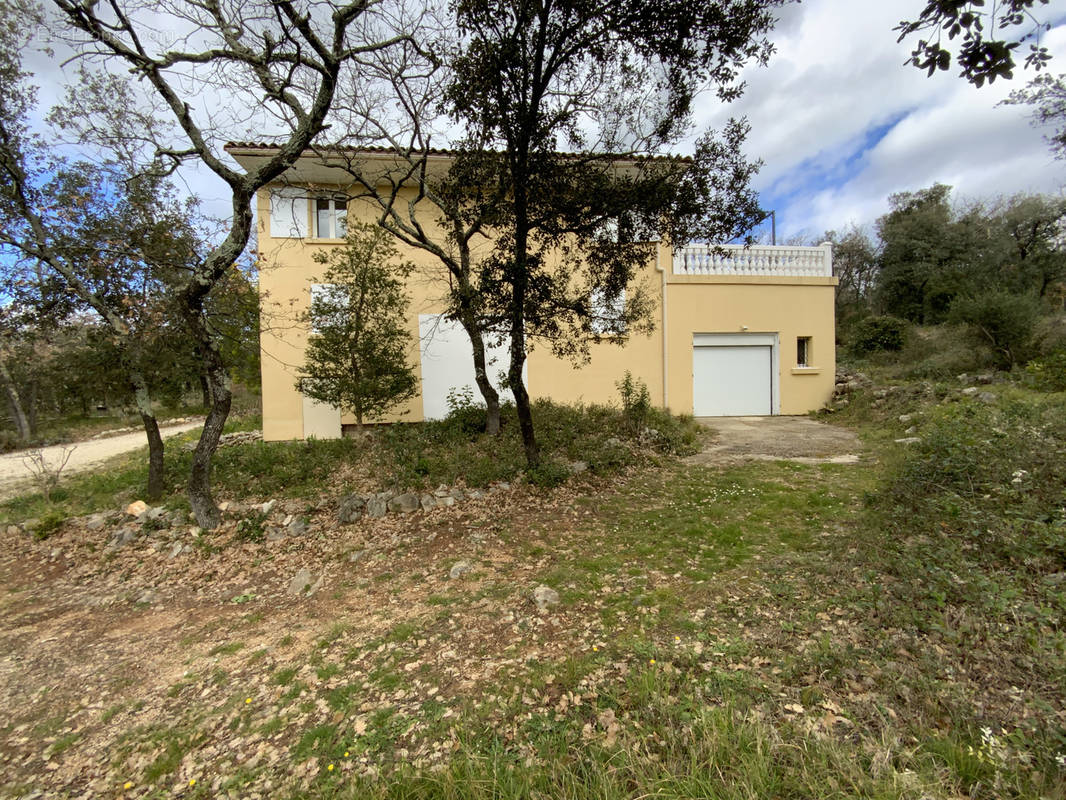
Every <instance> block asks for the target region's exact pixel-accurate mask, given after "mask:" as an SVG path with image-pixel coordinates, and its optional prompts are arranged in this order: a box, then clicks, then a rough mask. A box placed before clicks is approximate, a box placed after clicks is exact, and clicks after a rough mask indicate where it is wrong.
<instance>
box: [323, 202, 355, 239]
mask: <svg viewBox="0 0 1066 800" xmlns="http://www.w3.org/2000/svg"><path fill="white" fill-rule="evenodd" d="M347 227H348V201H347V200H346V199H345V198H343V197H319V198H316V199H315V236H316V237H317V238H319V239H343V238H344V235H345V233H346V232H347Z"/></svg>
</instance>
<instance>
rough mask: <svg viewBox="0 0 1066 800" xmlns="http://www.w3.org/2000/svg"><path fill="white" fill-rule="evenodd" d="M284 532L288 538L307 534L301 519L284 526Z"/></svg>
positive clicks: (305, 526) (305, 524)
mask: <svg viewBox="0 0 1066 800" xmlns="http://www.w3.org/2000/svg"><path fill="white" fill-rule="evenodd" d="M285 530H286V531H287V532H288V534H289V536H303V535H304V534H305V533H307V523H306V522H304V521H303V520H302V519H294V520H293V521H292V522H290V523H289V524H288V525H286V526H285Z"/></svg>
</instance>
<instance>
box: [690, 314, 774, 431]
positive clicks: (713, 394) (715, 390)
mask: <svg viewBox="0 0 1066 800" xmlns="http://www.w3.org/2000/svg"><path fill="white" fill-rule="evenodd" d="M776 365H777V334H769V333H742V334H735V333H732V334H730V333H723V334H711V333H702V334H696V335H695V336H694V337H693V348H692V413H693V415H694V416H697V417H748V416H766V415H769V414H775V413H777V412H778V397H777V377H776V372H777V370H776Z"/></svg>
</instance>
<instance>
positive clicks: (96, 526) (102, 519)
mask: <svg viewBox="0 0 1066 800" xmlns="http://www.w3.org/2000/svg"><path fill="white" fill-rule="evenodd" d="M108 522H109V520H108V514H106V513H104V512H102V511H101V512H100V513H98V514H90V515H89V516H88V517H86V518H85V527H86V529H87V530H90V531H98V530H101V529H103V528H104V527H106V526H107V523H108Z"/></svg>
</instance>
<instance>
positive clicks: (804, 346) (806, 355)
mask: <svg viewBox="0 0 1066 800" xmlns="http://www.w3.org/2000/svg"><path fill="white" fill-rule="evenodd" d="M810 365H811V337H810V336H799V337H797V338H796V366H797V367H809V366H810Z"/></svg>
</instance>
